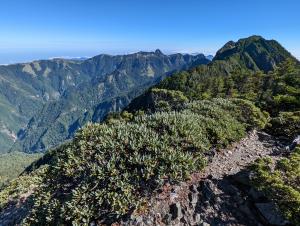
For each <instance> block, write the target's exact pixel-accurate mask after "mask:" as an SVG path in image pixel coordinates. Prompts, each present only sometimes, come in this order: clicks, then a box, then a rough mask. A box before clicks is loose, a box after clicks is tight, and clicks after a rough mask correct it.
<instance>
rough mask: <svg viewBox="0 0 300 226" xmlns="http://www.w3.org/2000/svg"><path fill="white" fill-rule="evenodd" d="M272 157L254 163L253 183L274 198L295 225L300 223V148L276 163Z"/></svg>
mask: <svg viewBox="0 0 300 226" xmlns="http://www.w3.org/2000/svg"><path fill="white" fill-rule="evenodd" d="M275 164H276V166H275V169H274V170H273V165H274V162H273V161H272V160H271V159H270V158H262V159H259V160H258V161H257V162H256V163H255V164H253V165H252V167H251V168H252V170H253V172H254V177H253V184H254V186H255V187H256V188H258V189H259V190H261V191H263V192H264V193H265V195H266V196H267V197H269V198H270V199H271V200H273V201H274V202H275V203H276V204H277V205H278V207H279V209H280V210H281V212H282V213H283V214H284V216H285V217H286V218H287V219H288V220H289V221H290V222H292V223H293V224H294V225H300V148H299V147H298V148H297V149H296V150H295V152H294V153H292V154H291V155H290V156H289V157H288V158H284V159H282V160H280V161H278V162H276V163H275Z"/></svg>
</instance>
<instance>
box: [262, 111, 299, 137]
mask: <svg viewBox="0 0 300 226" xmlns="http://www.w3.org/2000/svg"><path fill="white" fill-rule="evenodd" d="M266 129H267V131H268V132H269V133H271V134H273V135H275V136H281V137H287V138H289V139H294V138H295V136H297V135H300V111H295V112H280V113H279V115H278V117H275V118H272V119H271V121H270V124H269V126H268V127H267V128H266Z"/></svg>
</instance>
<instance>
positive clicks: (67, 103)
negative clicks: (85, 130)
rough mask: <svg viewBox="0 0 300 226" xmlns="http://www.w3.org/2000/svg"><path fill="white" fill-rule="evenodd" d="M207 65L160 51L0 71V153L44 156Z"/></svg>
mask: <svg viewBox="0 0 300 226" xmlns="http://www.w3.org/2000/svg"><path fill="white" fill-rule="evenodd" d="M208 62H209V61H208V60H207V59H206V58H205V56H204V55H202V54H200V55H196V56H192V55H182V54H174V55H169V56H168V55H164V54H162V53H161V51H159V50H157V51H156V52H139V53H135V54H129V55H118V56H110V55H99V56H96V57H93V58H91V59H87V60H82V61H78V60H64V59H53V60H42V61H35V62H32V63H26V64H15V65H9V66H0V105H1V108H0V151H2V152H3V151H5V150H8V149H10V148H11V147H12V145H13V143H14V142H16V144H15V146H14V147H13V150H20V151H25V152H37V151H44V150H45V149H48V148H50V147H53V146H55V145H57V144H59V143H60V142H62V141H64V140H66V139H68V138H71V137H72V136H73V134H74V132H75V131H76V130H77V129H78V128H79V127H81V126H82V125H84V124H85V123H86V122H87V121H99V120H101V119H102V118H103V117H104V116H105V115H106V113H107V112H108V111H118V110H120V109H122V108H123V107H124V106H126V105H127V104H128V103H129V101H130V100H131V99H132V98H133V97H135V96H136V95H137V94H139V92H141V91H143V90H144V89H146V88H148V87H150V86H151V85H153V84H155V83H157V82H158V81H160V80H161V79H162V78H164V76H166V75H168V74H170V73H172V72H174V71H178V70H183V69H187V68H190V67H191V66H196V65H199V64H206V63H208Z"/></svg>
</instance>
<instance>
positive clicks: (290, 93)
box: [158, 59, 300, 116]
mask: <svg viewBox="0 0 300 226" xmlns="http://www.w3.org/2000/svg"><path fill="white" fill-rule="evenodd" d="M298 64H299V63H296V62H295V60H293V59H288V60H286V61H284V62H282V63H281V64H280V66H279V67H278V68H277V69H276V70H274V71H271V72H269V73H263V72H261V71H257V72H253V71H252V72H251V71H245V70H232V71H231V73H230V74H228V75H225V74H224V73H222V72H214V66H216V67H217V66H218V65H217V64H216V63H215V64H214V65H211V66H210V67H207V66H202V67H198V68H195V69H193V70H191V71H189V72H180V73H178V74H176V75H174V76H172V77H169V78H167V79H165V80H164V81H162V82H161V83H160V84H159V85H158V88H161V89H170V90H177V91H182V92H183V94H184V95H185V96H187V97H188V98H189V99H190V100H197V99H198V100H199V99H200V100H201V99H210V98H216V97H220V98H228V97H229V98H242V99H247V100H250V101H253V102H254V103H256V104H257V106H259V107H260V108H262V109H263V110H266V111H268V112H269V113H271V115H273V116H274V115H277V114H278V113H279V112H280V111H296V110H300V67H299V65H298ZM208 69H209V70H208ZM216 69H217V68H216Z"/></svg>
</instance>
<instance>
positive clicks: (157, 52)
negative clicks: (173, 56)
mask: <svg viewBox="0 0 300 226" xmlns="http://www.w3.org/2000/svg"><path fill="white" fill-rule="evenodd" d="M155 54H157V55H162V54H163V53H162V51H160V49H157V50H155Z"/></svg>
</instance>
